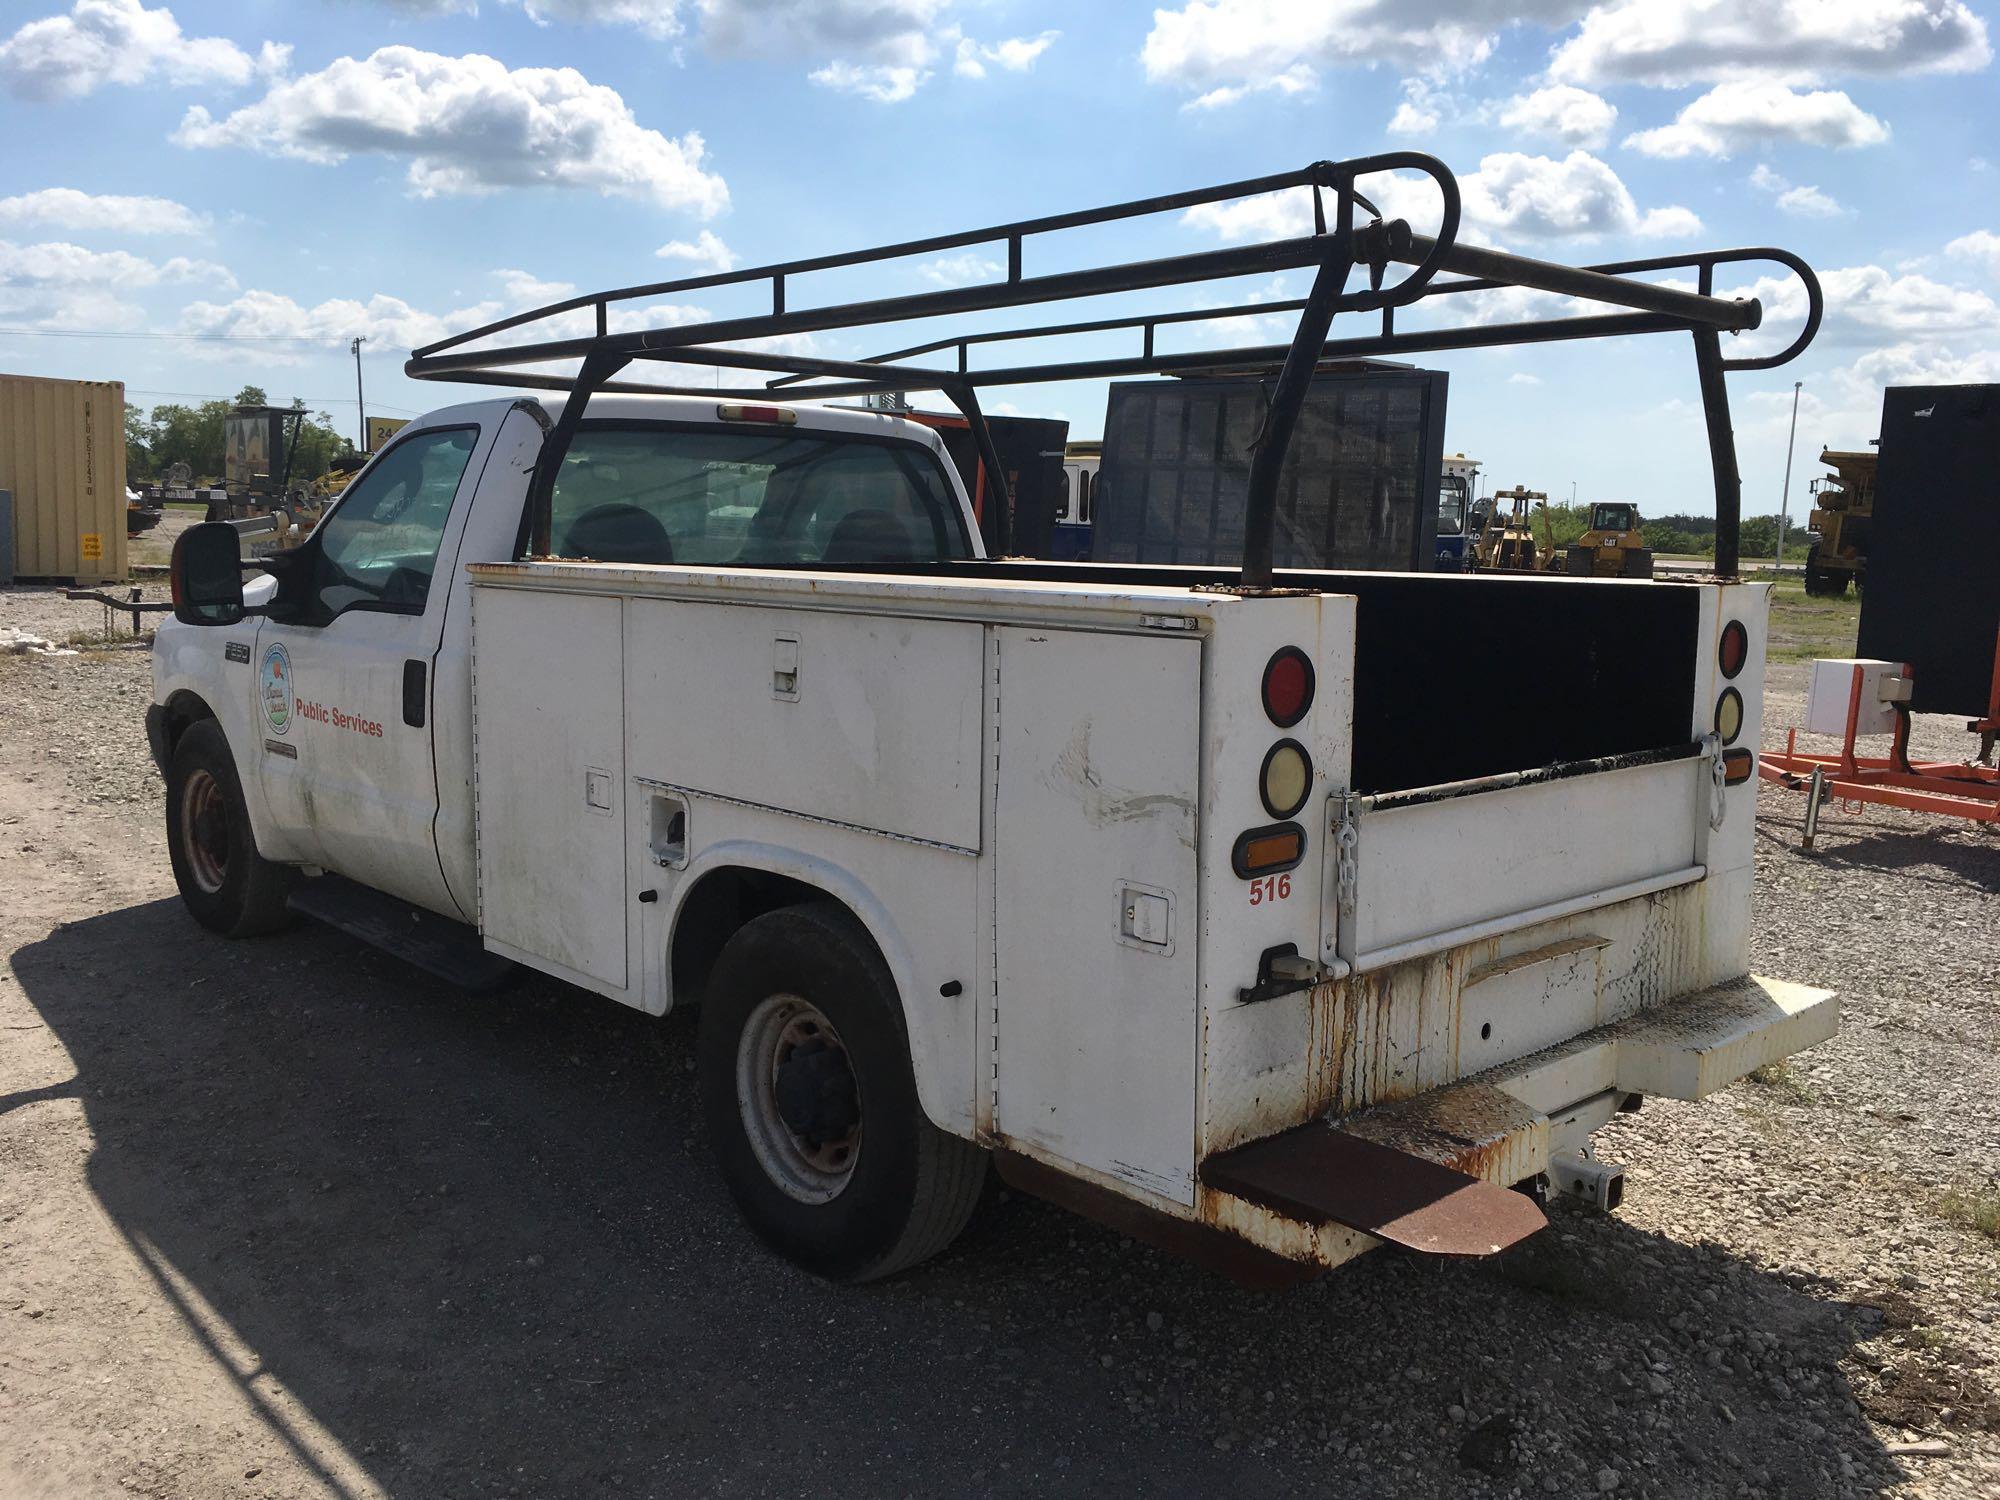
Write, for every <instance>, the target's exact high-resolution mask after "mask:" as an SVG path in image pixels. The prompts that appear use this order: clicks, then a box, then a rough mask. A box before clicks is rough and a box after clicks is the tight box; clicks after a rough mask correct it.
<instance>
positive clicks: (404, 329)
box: [180, 291, 504, 349]
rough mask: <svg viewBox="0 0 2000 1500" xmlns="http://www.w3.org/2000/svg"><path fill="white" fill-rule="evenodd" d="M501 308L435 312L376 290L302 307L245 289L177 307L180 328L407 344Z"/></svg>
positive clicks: (431, 337)
mask: <svg viewBox="0 0 2000 1500" xmlns="http://www.w3.org/2000/svg"><path fill="white" fill-rule="evenodd" d="M503 311H504V309H503V307H502V306H501V305H500V304H499V303H498V302H482V303H479V304H476V305H475V306H472V307H466V308H460V309H459V310H458V311H456V312H451V313H446V314H444V315H443V316H438V315H436V314H432V313H426V312H423V311H420V310H419V309H417V308H415V307H413V306H411V305H410V304H409V303H408V302H405V301H404V300H403V299H402V298H400V297H390V296H385V295H383V294H382V293H379V292H378V293H377V294H376V295H374V296H373V297H370V298H369V299H368V300H367V301H366V302H359V301H356V300H355V299H353V298H351V297H334V298H329V299H328V300H326V301H324V302H320V303H317V304H315V305H314V306H312V307H305V306H302V305H301V304H299V303H297V302H295V301H293V300H292V299H291V298H290V297H287V296H284V295H282V294H281V293H278V292H267V291H248V292H245V293H243V294H242V295H241V296H239V297H235V298H232V299H231V300H230V301H228V302H193V303H190V304H188V306H187V307H185V308H183V309H182V310H181V319H180V331H181V332H184V333H202V334H230V335H234V336H238V337H241V336H244V335H249V336H252V337H257V338H272V339H276V338H296V339H323V340H325V341H327V342H328V343H340V342H345V341H347V340H348V339H352V338H355V337H357V336H358V337H361V338H365V339H367V340H368V341H369V342H370V343H375V344H384V345H388V346H390V347H393V348H403V349H411V348H415V347H417V346H418V345H421V344H428V343H433V342H435V341H436V340H438V339H441V338H443V337H445V336H446V335H447V334H450V333H453V332H456V331H458V330H460V329H463V328H467V327H471V326H475V325H477V324H479V323H484V322H490V321H491V320H492V319H494V318H497V317H499V316H501V314H502V312H503Z"/></svg>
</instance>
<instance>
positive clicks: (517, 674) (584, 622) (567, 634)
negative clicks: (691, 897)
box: [472, 589, 628, 993]
mask: <svg viewBox="0 0 2000 1500" xmlns="http://www.w3.org/2000/svg"><path fill="white" fill-rule="evenodd" d="M621 608H622V606H621V603H620V601H619V600H617V599H607V598H602V597H591V596H588V595H581V596H571V597H568V598H564V599H561V600H551V599H549V598H546V597H544V596H540V595H536V594H527V593H518V592H512V591H508V590H502V589H479V590H475V591H474V609H475V612H476V619H475V622H474V628H475V630H476V631H477V641H478V654H477V657H476V659H475V660H474V663H473V699H472V701H473V716H474V755H475V759H474V763H473V789H474V794H475V797H476V800H477V805H478V826H479V898H480V899H479V910H480V917H481V925H482V930H483V932H484V935H485V936H486V938H487V939H488V941H489V943H490V944H491V945H492V946H493V947H494V948H495V949H496V950H499V951H505V952H507V953H508V955H509V956H510V957H516V958H526V959H529V960H531V961H532V960H540V961H541V963H540V964H539V965H538V966H540V967H547V966H548V965H550V964H553V965H559V966H560V968H561V970H563V971H567V972H565V973H564V977H565V978H576V979H578V980H579V982H583V983H589V984H591V986H592V988H596V989H604V990H608V991H611V992H614V993H622V992H623V991H624V990H625V988H626V987H627V982H628V981H627V978H626V955H625V931H626V913H625V812H624V798H625V796H626V784H625V712H624V709H625V684H624V654H623V652H622V651H621V650H620V646H619V642H620V638H621Z"/></svg>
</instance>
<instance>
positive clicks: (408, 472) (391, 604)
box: [308, 427, 479, 619]
mask: <svg viewBox="0 0 2000 1500" xmlns="http://www.w3.org/2000/svg"><path fill="white" fill-rule="evenodd" d="M478 437H479V434H478V432H477V430H476V429H474V428H471V427H453V428H449V429H446V430H444V431H439V432H420V433H416V434H415V435H413V436H411V437H406V438H404V439H403V440H402V441H401V442H399V443H397V444H396V445H395V446H394V447H393V448H391V449H390V450H389V451H388V452H386V453H384V454H383V455H382V457H381V459H380V460H379V461H377V463H376V464H375V466H374V467H373V468H372V469H370V470H369V471H368V472H367V473H366V474H365V475H363V476H362V477H361V479H359V480H358V481H356V482H355V483H354V484H352V485H349V486H348V488H347V492H346V493H345V494H344V495H342V496H341V497H340V504H339V505H337V506H336V507H335V508H334V510H333V512H332V513H331V514H330V515H328V516H327V518H326V520H325V521H323V522H322V523H321V524H320V528H319V530H318V531H317V532H316V533H315V534H314V537H313V542H314V546H315V555H314V558H313V578H312V589H311V594H312V603H311V604H310V605H309V606H308V608H309V610H310V612H311V613H313V614H315V615H317V616H318V617H319V618H321V619H331V618H332V617H333V616H335V615H337V614H339V613H340V612H341V611H342V610H345V609H354V608H357V607H359V608H377V609H392V610H398V611H402V612H405V613H409V614H419V613H421V612H422V611H423V608H424V605H425V603H426V601H428V600H429V598H430V590H431V574H432V572H433V570H434V569H435V568H436V567H437V554H438V544H439V542H441V541H442V540H443V538H444V527H445V522H446V521H447V520H448V519H449V518H450V516H451V504H452V500H453V499H454V498H455V497H456V496H457V494H458V485H459V481H460V480H461V479H462V478H464V476H465V466H466V464H467V463H468V462H469V461H470V460H471V458H472V448H473V444H474V443H475V442H476V441H477V440H478Z"/></svg>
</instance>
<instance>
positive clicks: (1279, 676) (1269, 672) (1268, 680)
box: [1264, 646, 1314, 729]
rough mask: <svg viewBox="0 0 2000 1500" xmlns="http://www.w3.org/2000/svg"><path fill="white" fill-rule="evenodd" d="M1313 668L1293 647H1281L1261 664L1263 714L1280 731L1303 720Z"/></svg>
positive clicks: (1308, 706) (1310, 697)
mask: <svg viewBox="0 0 2000 1500" xmlns="http://www.w3.org/2000/svg"><path fill="white" fill-rule="evenodd" d="M1313 686H1314V678H1313V664H1312V658H1311V657H1309V656H1307V655H1306V654H1305V652H1303V651H1301V650H1300V649H1299V648H1298V647H1297V646H1282V647H1280V648H1279V649H1278V651H1277V653H1276V654H1275V655H1274V656H1272V658H1271V659H1270V661H1268V662H1266V663H1265V664H1264V712H1265V714H1266V715H1267V716H1268V717H1269V718H1270V720H1271V722H1272V723H1273V724H1276V725H1277V726H1278V727H1279V728H1280V729H1290V728H1291V727H1292V726H1293V725H1294V724H1296V723H1298V722H1299V720H1301V719H1303V718H1304V717H1305V716H1306V710H1307V709H1309V708H1311V707H1312V702H1313Z"/></svg>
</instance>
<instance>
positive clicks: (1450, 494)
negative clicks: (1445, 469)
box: [1437, 474, 1465, 536]
mask: <svg viewBox="0 0 2000 1500" xmlns="http://www.w3.org/2000/svg"><path fill="white" fill-rule="evenodd" d="M1464 530H1465V478H1464V476H1463V475H1460V474H1447V475H1445V476H1444V483H1443V484H1441V485H1439V486H1438V524H1437V534H1438V535H1439V536H1458V535H1459V534H1460V533H1462V532H1463V531H1464Z"/></svg>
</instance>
